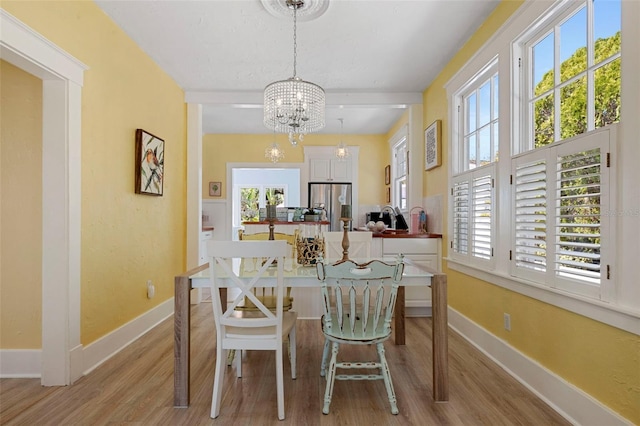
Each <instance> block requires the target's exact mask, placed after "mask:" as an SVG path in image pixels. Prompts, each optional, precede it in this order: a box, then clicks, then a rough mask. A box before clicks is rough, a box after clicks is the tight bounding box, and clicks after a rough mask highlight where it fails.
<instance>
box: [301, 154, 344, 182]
mask: <svg viewBox="0 0 640 426" xmlns="http://www.w3.org/2000/svg"><path fill="white" fill-rule="evenodd" d="M351 180H352V164H351V161H350V160H346V161H338V160H337V159H334V158H310V159H309V182H351Z"/></svg>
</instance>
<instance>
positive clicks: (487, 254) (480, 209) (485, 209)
mask: <svg viewBox="0 0 640 426" xmlns="http://www.w3.org/2000/svg"><path fill="white" fill-rule="evenodd" d="M472 193H473V197H472V199H473V214H472V218H471V220H472V221H473V222H472V230H473V231H472V237H471V241H472V243H471V247H472V250H471V251H472V253H471V255H472V256H475V257H479V258H481V259H490V258H491V229H492V226H491V222H492V220H491V218H492V209H493V177H492V175H491V174H488V175H484V176H480V177H476V178H474V179H473V187H472Z"/></svg>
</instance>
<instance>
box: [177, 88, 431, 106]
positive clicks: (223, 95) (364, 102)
mask: <svg viewBox="0 0 640 426" xmlns="http://www.w3.org/2000/svg"><path fill="white" fill-rule="evenodd" d="M184 97H185V102H187V103H194V104H206V105H217V106H226V107H229V108H262V104H263V102H264V94H263V92H249V91H216V92H212V91H187V92H185V96H184ZM421 103H422V93H419V92H390V93H386V92H375V93H374V92H326V105H327V107H329V108H331V107H343V108H407V107H409V105H415V104H421Z"/></svg>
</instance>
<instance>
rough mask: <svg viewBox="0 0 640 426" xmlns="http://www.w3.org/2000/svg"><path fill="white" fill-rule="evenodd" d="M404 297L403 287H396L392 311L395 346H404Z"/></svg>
mask: <svg viewBox="0 0 640 426" xmlns="http://www.w3.org/2000/svg"><path fill="white" fill-rule="evenodd" d="M404 295H405V290H404V286H400V287H398V294H397V299H396V309H395V311H394V316H395V317H394V326H395V338H396V345H404V344H405V332H404V316H405V296H404Z"/></svg>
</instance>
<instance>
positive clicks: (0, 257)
mask: <svg viewBox="0 0 640 426" xmlns="http://www.w3.org/2000/svg"><path fill="white" fill-rule="evenodd" d="M0 123H2V125H1V126H0V194H2V201H1V204H0V210H1V211H0V218H1V219H0V241H1V243H0V265H1V266H0V348H2V349H39V348H41V347H42V308H41V299H42V285H41V283H42V268H41V264H42V261H41V259H42V169H41V164H42V81H41V80H39V79H38V78H36V77H34V76H32V75H31V74H28V73H26V72H24V71H22V70H21V69H19V68H16V67H14V66H13V65H11V64H10V63H8V62H5V61H0Z"/></svg>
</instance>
